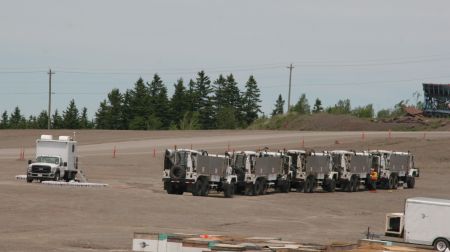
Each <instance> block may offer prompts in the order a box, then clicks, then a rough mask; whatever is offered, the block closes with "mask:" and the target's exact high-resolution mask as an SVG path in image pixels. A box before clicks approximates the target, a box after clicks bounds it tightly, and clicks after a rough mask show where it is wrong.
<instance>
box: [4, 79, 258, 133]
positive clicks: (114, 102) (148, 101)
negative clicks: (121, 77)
mask: <svg viewBox="0 0 450 252" xmlns="http://www.w3.org/2000/svg"><path fill="white" fill-rule="evenodd" d="M173 85H174V93H173V95H172V96H171V97H169V96H168V94H167V87H166V85H165V84H164V82H163V81H162V79H161V78H160V76H159V75H158V74H155V75H154V76H153V79H152V80H151V81H150V82H145V81H144V80H143V79H142V78H139V79H138V80H137V81H136V83H134V86H133V88H131V89H127V90H126V91H125V92H122V93H121V92H120V91H119V89H112V90H111V91H110V92H109V93H108V94H107V97H106V99H104V100H103V101H102V102H100V105H99V108H98V110H97V111H96V113H95V118H94V119H93V120H92V121H89V120H88V119H87V109H86V108H83V109H82V111H81V113H80V112H79V110H78V109H77V107H76V105H75V101H74V100H71V101H70V103H69V105H68V107H67V109H66V110H64V111H63V113H62V114H61V115H60V114H59V113H58V110H56V111H55V114H53V115H52V118H51V125H52V128H55V129H59V128H68V129H76V128H97V129H121V130H126V129H131V130H159V129H183V130H187V129H235V128H246V127H247V126H248V125H250V124H251V123H252V122H253V121H255V120H256V119H257V118H258V116H259V114H260V113H261V105H260V103H261V100H260V89H259V87H258V84H257V82H256V80H255V78H254V76H253V75H251V76H249V78H248V80H247V82H246V83H245V87H244V90H240V89H239V85H238V82H237V81H236V80H235V78H234V76H233V74H229V75H227V76H224V75H222V74H221V75H219V77H218V78H217V79H216V80H214V81H212V80H211V79H210V77H209V76H207V75H206V74H205V72H204V71H200V72H198V73H197V75H196V78H195V79H191V80H189V82H188V84H187V85H185V84H184V80H183V79H181V78H180V79H178V80H177V81H176V83H174V84H173ZM47 121H48V115H47V112H46V111H42V112H41V113H40V114H39V115H38V116H30V117H29V118H28V119H27V118H25V117H24V116H23V115H21V113H20V109H19V108H18V107H16V108H15V110H14V112H12V113H11V114H10V115H9V114H8V113H7V111H5V112H4V113H3V116H2V120H1V121H0V128H41V129H45V128H47Z"/></svg>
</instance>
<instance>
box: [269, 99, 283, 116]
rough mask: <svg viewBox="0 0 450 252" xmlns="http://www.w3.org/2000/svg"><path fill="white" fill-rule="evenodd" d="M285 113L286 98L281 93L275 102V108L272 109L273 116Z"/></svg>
mask: <svg viewBox="0 0 450 252" xmlns="http://www.w3.org/2000/svg"><path fill="white" fill-rule="evenodd" d="M283 113H284V100H283V97H281V94H280V95H278V99H277V100H276V102H275V109H274V110H273V111H272V116H275V115H282V114H283Z"/></svg>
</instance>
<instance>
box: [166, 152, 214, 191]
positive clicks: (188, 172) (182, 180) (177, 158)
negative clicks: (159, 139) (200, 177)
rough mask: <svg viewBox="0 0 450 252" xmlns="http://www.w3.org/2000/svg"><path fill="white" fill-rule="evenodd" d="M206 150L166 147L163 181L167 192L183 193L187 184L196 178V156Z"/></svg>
mask: <svg viewBox="0 0 450 252" xmlns="http://www.w3.org/2000/svg"><path fill="white" fill-rule="evenodd" d="M203 154H207V153H206V152H202V151H197V150H190V149H167V150H166V152H165V155H164V170H163V182H164V189H165V190H166V191H167V192H168V193H169V194H183V192H184V191H185V190H186V189H187V188H186V187H187V184H191V183H193V182H194V181H195V180H196V168H197V157H198V156H199V155H203Z"/></svg>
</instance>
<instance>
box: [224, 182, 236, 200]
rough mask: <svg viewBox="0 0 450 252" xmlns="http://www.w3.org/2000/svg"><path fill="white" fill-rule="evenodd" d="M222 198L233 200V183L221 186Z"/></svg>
mask: <svg viewBox="0 0 450 252" xmlns="http://www.w3.org/2000/svg"><path fill="white" fill-rule="evenodd" d="M223 196H224V197H225V198H233V196H234V183H233V182H231V183H230V184H228V183H225V184H224V185H223Z"/></svg>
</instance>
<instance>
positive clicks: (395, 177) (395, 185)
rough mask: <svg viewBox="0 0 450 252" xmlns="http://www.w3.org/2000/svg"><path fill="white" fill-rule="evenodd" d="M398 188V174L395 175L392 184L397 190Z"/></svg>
mask: <svg viewBox="0 0 450 252" xmlns="http://www.w3.org/2000/svg"><path fill="white" fill-rule="evenodd" d="M397 188H398V176H397V174H396V175H395V176H394V184H393V185H392V189H394V190H397Z"/></svg>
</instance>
